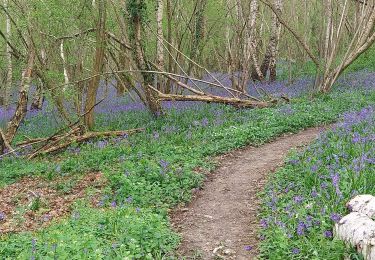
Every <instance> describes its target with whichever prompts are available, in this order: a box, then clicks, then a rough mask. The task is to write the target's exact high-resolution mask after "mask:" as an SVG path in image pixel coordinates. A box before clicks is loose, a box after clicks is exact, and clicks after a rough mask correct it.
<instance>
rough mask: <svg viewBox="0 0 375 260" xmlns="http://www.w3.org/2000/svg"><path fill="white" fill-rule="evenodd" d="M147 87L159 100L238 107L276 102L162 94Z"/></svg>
mask: <svg viewBox="0 0 375 260" xmlns="http://www.w3.org/2000/svg"><path fill="white" fill-rule="evenodd" d="M149 88H151V89H152V90H153V91H155V92H156V93H157V94H158V99H159V100H160V101H201V102H206V103H220V104H226V105H231V106H234V107H238V108H265V107H269V106H271V105H273V104H275V103H277V100H272V101H270V102H262V101H255V100H247V99H239V98H228V97H220V96H214V95H209V94H206V95H204V96H201V95H176V94H164V93H162V92H160V91H159V90H157V89H155V88H154V87H152V86H149Z"/></svg>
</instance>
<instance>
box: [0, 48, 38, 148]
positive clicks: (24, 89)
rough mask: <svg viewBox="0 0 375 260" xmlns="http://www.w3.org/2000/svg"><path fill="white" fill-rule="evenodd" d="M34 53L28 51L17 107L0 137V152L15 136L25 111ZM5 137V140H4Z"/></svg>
mask: <svg viewBox="0 0 375 260" xmlns="http://www.w3.org/2000/svg"><path fill="white" fill-rule="evenodd" d="M34 59H35V53H34V51H30V53H29V58H28V62H27V67H26V69H25V71H24V73H23V75H22V80H21V85H20V89H19V97H18V103H17V108H16V111H15V113H14V116H13V118H12V120H11V121H10V122H9V123H8V125H7V129H6V132H5V134H4V137H2V138H0V154H2V153H3V152H4V149H5V144H6V143H8V144H11V143H12V141H13V138H14V137H15V135H16V133H17V130H18V128H19V126H20V125H21V123H22V121H23V120H24V118H25V116H26V113H27V101H28V95H29V90H30V84H31V78H32V72H33V67H34ZM4 139H5V140H4Z"/></svg>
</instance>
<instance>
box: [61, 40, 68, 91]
mask: <svg viewBox="0 0 375 260" xmlns="http://www.w3.org/2000/svg"><path fill="white" fill-rule="evenodd" d="M60 57H61V60H62V64H63V70H64V83H65V86H64V88H63V89H64V90H65V88H66V87H67V86H68V85H69V82H70V81H69V75H68V69H67V64H66V58H65V51H64V40H61V43H60Z"/></svg>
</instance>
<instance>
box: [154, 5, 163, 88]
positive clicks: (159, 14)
mask: <svg viewBox="0 0 375 260" xmlns="http://www.w3.org/2000/svg"><path fill="white" fill-rule="evenodd" d="M156 5H157V8H156V35H157V39H156V65H157V66H158V68H159V70H160V71H164V46H163V40H164V34H163V8H164V6H163V0H157V3H156ZM155 81H156V87H157V88H158V89H159V90H162V88H163V87H164V86H163V85H164V84H163V77H158V76H157V75H155Z"/></svg>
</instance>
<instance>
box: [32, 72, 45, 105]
mask: <svg viewBox="0 0 375 260" xmlns="http://www.w3.org/2000/svg"><path fill="white" fill-rule="evenodd" d="M38 81H39V82H38V83H37V86H36V90H35V93H34V97H33V101H32V103H31V109H32V110H41V109H42V108H43V102H44V96H43V81H42V80H41V79H38Z"/></svg>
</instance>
